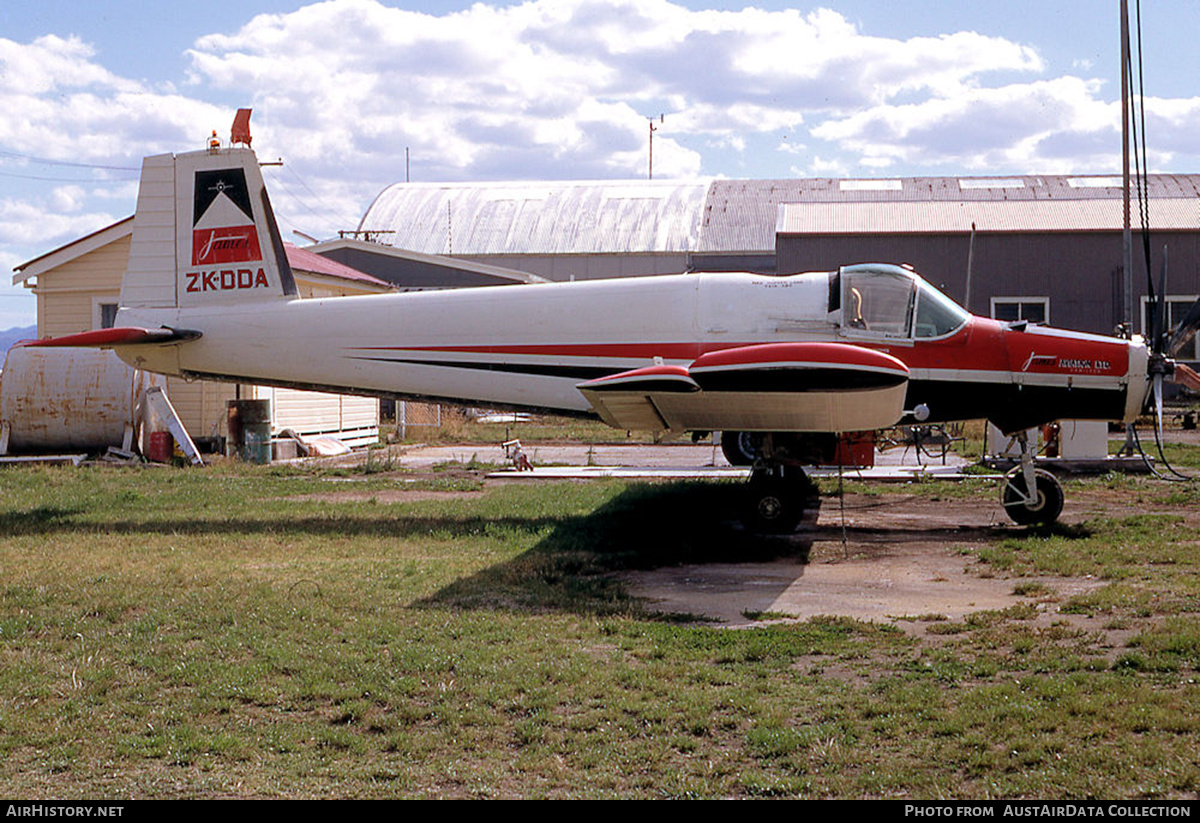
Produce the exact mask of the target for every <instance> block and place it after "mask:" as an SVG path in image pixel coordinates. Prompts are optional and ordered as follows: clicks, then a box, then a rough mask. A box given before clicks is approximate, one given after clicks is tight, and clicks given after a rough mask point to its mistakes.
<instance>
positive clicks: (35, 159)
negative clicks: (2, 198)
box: [0, 150, 140, 171]
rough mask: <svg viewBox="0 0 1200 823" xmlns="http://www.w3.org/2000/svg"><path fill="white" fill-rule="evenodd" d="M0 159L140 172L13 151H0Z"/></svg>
mask: <svg viewBox="0 0 1200 823" xmlns="http://www.w3.org/2000/svg"><path fill="white" fill-rule="evenodd" d="M0 157H10V158H12V159H14V160H24V161H26V162H28V163H40V164H42V165H45V166H70V167H71V168H76V169H104V170H105V171H140V169H138V168H137V167H135V166H109V165H105V164H103V163H72V162H71V161H69V160H51V159H50V158H48V157H34V156H33V155H31V154H21V153H19V152H15V151H2V150H0Z"/></svg>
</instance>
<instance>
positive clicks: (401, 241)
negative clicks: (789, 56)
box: [359, 174, 1200, 255]
mask: <svg viewBox="0 0 1200 823" xmlns="http://www.w3.org/2000/svg"><path fill="white" fill-rule="evenodd" d="M1146 189H1147V192H1148V193H1149V195H1150V198H1151V201H1152V204H1153V205H1152V206H1151V224H1152V225H1154V226H1156V227H1157V228H1182V229H1200V214H1197V211H1196V205H1195V204H1196V202H1197V198H1200V175H1195V174H1156V175H1151V176H1150V178H1149V179H1148V180H1147V183H1146ZM1120 201H1121V186H1120V178H1119V177H1116V176H1113V175H1074V176H1067V175H1009V176H992V177H902V178H874V179H837V178H808V179H781V180H714V181H711V182H710V183H709V184H707V185H706V184H705V183H704V182H700V181H687V182H681V181H670V180H667V181H659V180H655V181H653V182H651V181H645V180H641V181H625V182H617V181H607V182H604V181H601V182H587V183H574V182H565V183H564V182H557V183H555V182H550V183H482V184H427V183H424V184H423V183H410V184H397V185H395V186H391V187H389V188H388V189H385V190H384V191H383V193H382V194H380V195H379V197H378V198H377V199H376V201H375V203H374V204H373V205H372V206H371V208H370V209H369V210H368V211H367V214H366V215H365V216H364V217H363V220H362V223H361V224H360V225H359V229H360V230H371V231H387V232H391V233H390V234H387V235H385V236H384V237H383V238H381V239H382V241H383V242H386V243H388V244H390V245H394V246H396V247H399V248H410V249H413V250H414V251H420V252H425V253H427V254H455V255H460V254H461V255H468V254H470V255H483V254H595V253H634V252H640V253H645V252H684V251H691V252H697V253H701V254H704V253H708V254H736V253H753V254H770V253H772V252H773V251H774V249H775V230H776V225H777V221H778V220H779V207H780V206H782V205H784V204H800V205H803V206H805V207H806V208H807V207H809V206H811V207H812V208H811V209H810V210H809V211H808V212H806V214H808V215H809V216H808V217H806V218H805V220H807V221H809V222H810V223H811V224H812V225H814V226H821V227H822V228H821V229H820V230H821V231H823V232H831V233H846V232H854V231H885V232H916V231H961V230H963V229H962V225H963V223H964V219H965V218H964V217H963V214H964V213H965V212H966V211H967V210H968V209H967V206H970V207H971V208H970V209H969V210H970V211H972V212H973V213H974V214H975V215H976V216H975V217H974V218H972V219H974V220H975V222H976V224H977V225H979V227H980V228H981V229H982V228H983V225H984V224H985V223H986V224H987V225H989V226H992V227H993V228H989V229H987V230H988V231H1025V230H1029V231H1089V230H1108V229H1111V228H1112V227H1113V218H1112V214H1113V211H1112V209H1113V208H1114V206H1113V204H1114V203H1115V204H1117V205H1116V206H1115V208H1116V209H1117V210H1118V211H1117V217H1116V227H1117V228H1118V229H1119V228H1120V222H1121V218H1120V212H1119V210H1120V205H1119V204H1120ZM989 204H990V205H989ZM1005 204H1008V206H1007V207H1006V206H1005ZM1020 204H1026V205H1027V206H1028V208H1024V207H1021V206H1020ZM1056 204H1057V205H1056ZM818 206H823V207H826V208H817V207H818ZM970 222H971V220H970V219H965V225H966V227H967V228H966V229H965V230H967V231H969V230H970ZM1005 227H1007V228H1005ZM812 230H813V231H817V229H815V228H814V229H812Z"/></svg>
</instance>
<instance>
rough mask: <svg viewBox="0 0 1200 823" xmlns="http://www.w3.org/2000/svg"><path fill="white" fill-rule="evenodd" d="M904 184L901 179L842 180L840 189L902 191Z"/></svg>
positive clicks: (839, 185)
mask: <svg viewBox="0 0 1200 823" xmlns="http://www.w3.org/2000/svg"><path fill="white" fill-rule="evenodd" d="M903 188H904V185H903V184H902V183H901V182H900V181H899V180H842V181H840V182H839V183H838V189H839V190H840V191H901V190H902V189H903Z"/></svg>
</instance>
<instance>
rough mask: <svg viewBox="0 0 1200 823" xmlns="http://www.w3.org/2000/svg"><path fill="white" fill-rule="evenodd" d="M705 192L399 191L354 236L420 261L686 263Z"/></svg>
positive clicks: (653, 186)
mask: <svg viewBox="0 0 1200 823" xmlns="http://www.w3.org/2000/svg"><path fill="white" fill-rule="evenodd" d="M708 186H709V181H707V180H693V181H679V180H663V181H658V180H653V181H651V180H636V181H611V180H610V181H587V182H578V181H561V182H555V181H551V182H536V183H535V182H527V183H525V182H517V183H397V184H395V185H392V186H389V187H388V188H386V189H384V190H383V192H381V193H380V195H379V196H378V197H377V198H375V202H374V203H372V204H371V207H370V208H369V209H368V210H367V213H366V214H365V215H364V216H363V219H362V221H361V222H360V223H359V226H358V229H359V233H360V236H362V234H363V233H366V232H370V233H371V234H373V235H375V237H376V239H378V241H379V242H382V243H386V244H387V245H391V246H396V247H397V248H403V249H410V250H412V251H418V252H423V253H425V254H453V255H456V256H459V255H462V256H469V257H484V256H514V255H547V254H554V255H576V254H655V253H661V254H684V255H686V254H687V253H688V252H690V251H692V250H694V249H695V248H696V247H697V245H698V243H699V234H700V223H701V219H702V217H703V213H704V203H705V198H706V195H707V192H708ZM376 233H377V234H376Z"/></svg>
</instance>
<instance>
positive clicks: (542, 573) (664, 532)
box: [418, 483, 817, 616]
mask: <svg viewBox="0 0 1200 823" xmlns="http://www.w3.org/2000/svg"><path fill="white" fill-rule="evenodd" d="M743 495H744V489H743V488H742V487H739V486H731V485H728V484H712V483H672V484H660V485H640V486H632V487H630V488H628V489H626V490H625V491H623V492H622V493H621V494H619V495H617V496H616V497H614V498H613V499H612V500H610V501H609V502H608V503H606V504H605V505H603V506H601V507H599V508H597V509H596V510H595V511H592V512H590V513H588V514H586V515H583V516H578V517H568V518H563V519H562V520H561V521H559V522H558V523H557V524H556V525H555V526H554V528H553V529H552V530H551V532H550V533H549V534H548V535H547V536H546V537H544V538H543V539H542V540H540V541H539V542H538V543H537V544H536V545H535V546H533V547H532V548H531V549H529V550H528V551H526V552H525V553H523V554H521V555H520V556H518V557H516V558H513V559H512V560H510V561H508V562H505V563H500V564H497V565H494V566H490V567H488V568H486V569H482V570H481V571H479V572H477V573H476V574H474V575H471V576H470V577H464V578H461V579H459V580H456V581H454V582H453V583H451V584H450V585H448V586H446V587H445V588H443V589H441V590H440V591H438V592H436V593H434V594H433V595H431V596H430V597H428V598H426V599H425V600H423V601H421V602H420V603H419V604H418V605H423V606H434V607H440V608H444V607H447V606H452V607H455V608H470V609H518V610H522V611H571V612H575V613H581V614H593V615H597V614H601V615H602V614H635V615H638V616H646V612H645V609H644V606H643V605H642V604H641V602H640V601H637V600H634V599H633V598H630V597H629V596H628V594H627V593H626V591H625V584H624V582H623V581H622V580H621V578H620V575H619V573H620V572H626V571H633V570H645V569H655V568H661V567H664V566H675V565H680V564H684V563H698V564H702V563H744V562H764V561H770V560H776V559H779V558H785V557H790V558H794V559H796V560H797V561H798V562H800V563H803V562H804V561H806V560H807V558H808V552H809V549H810V548H811V547H812V543H813V536H814V534H815V532H814V531H813V529H814V524H815V521H816V516H817V511H816V510H813V511H812V512H810V513H809V514H808V516H807V517H806V523H805V524H803V525H802V526H801V529H800V530H799V531H798V532H797V533H796V534H793V535H788V536H777V537H776V536H764V535H755V534H751V533H749V532H746V531H745V530H744V529H742V527H741V525H740V523H739V522H738V513H739V504H740V503H741V501H742V499H743Z"/></svg>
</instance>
